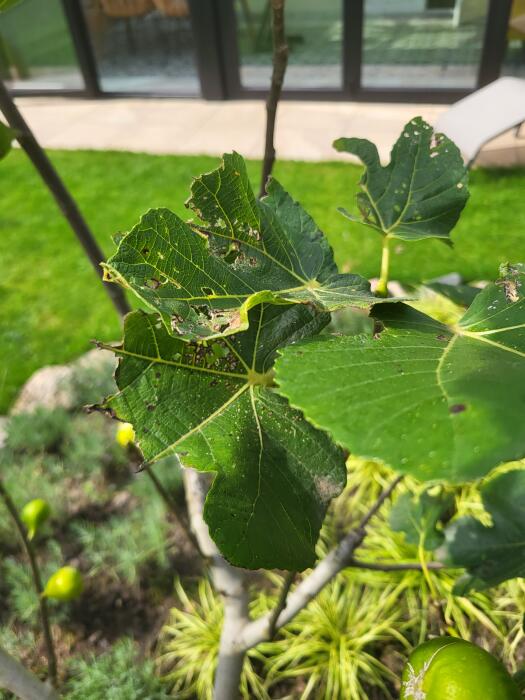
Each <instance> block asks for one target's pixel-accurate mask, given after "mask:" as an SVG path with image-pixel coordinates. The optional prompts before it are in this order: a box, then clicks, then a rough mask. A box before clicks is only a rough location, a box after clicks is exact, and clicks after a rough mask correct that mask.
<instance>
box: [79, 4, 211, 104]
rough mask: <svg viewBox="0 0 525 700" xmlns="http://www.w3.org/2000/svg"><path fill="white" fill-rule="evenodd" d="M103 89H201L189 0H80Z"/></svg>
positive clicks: (161, 91) (170, 91) (179, 92)
mask: <svg viewBox="0 0 525 700" xmlns="http://www.w3.org/2000/svg"><path fill="white" fill-rule="evenodd" d="M82 6H83V9H84V17H85V21H86V25H87V28H88V32H89V36H90V40H91V45H92V48H93V53H94V55H95V60H96V63H97V70H98V77H99V83H100V88H101V89H102V90H103V91H105V92H130V93H140V92H144V93H153V94H168V95H198V94H200V82H199V77H198V72H197V66H196V61H195V50H194V48H195V47H194V35H193V26H192V20H191V11H190V6H189V3H188V0H82Z"/></svg>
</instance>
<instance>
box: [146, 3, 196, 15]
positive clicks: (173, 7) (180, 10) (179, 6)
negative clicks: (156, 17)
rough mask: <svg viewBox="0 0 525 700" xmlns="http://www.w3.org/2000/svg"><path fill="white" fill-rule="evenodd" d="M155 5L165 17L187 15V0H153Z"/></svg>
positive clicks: (188, 11) (188, 9)
mask: <svg viewBox="0 0 525 700" xmlns="http://www.w3.org/2000/svg"><path fill="white" fill-rule="evenodd" d="M153 3H154V4H155V7H156V8H157V10H158V11H159V12H161V13H162V14H163V15H165V16H166V17H180V18H184V17H189V16H190V6H189V5H188V0H153Z"/></svg>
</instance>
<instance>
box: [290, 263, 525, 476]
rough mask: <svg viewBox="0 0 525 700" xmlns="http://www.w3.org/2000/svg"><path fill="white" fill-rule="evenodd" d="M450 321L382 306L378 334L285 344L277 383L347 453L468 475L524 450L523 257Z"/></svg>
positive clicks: (417, 469) (425, 472)
mask: <svg viewBox="0 0 525 700" xmlns="http://www.w3.org/2000/svg"><path fill="white" fill-rule="evenodd" d="M502 275H503V276H502V279H500V280H499V281H497V282H496V283H493V284H489V285H488V286H487V287H485V289H483V290H482V291H481V292H480V293H479V294H477V296H476V297H475V299H474V301H473V303H472V304H471V306H470V307H469V309H468V310H467V311H466V313H465V314H464V315H463V317H462V318H461V319H460V320H459V322H458V323H457V324H456V325H454V326H448V325H445V324H442V323H439V322H438V321H435V320H434V319H432V318H430V317H429V316H426V315H425V314H422V313H420V312H418V311H415V310H414V309H412V308H410V307H408V306H406V305H404V304H401V303H399V304H387V305H380V306H377V307H374V308H373V310H372V315H373V316H374V318H375V319H376V323H378V324H380V327H379V328H377V329H376V330H377V331H380V332H376V333H375V334H374V335H371V334H368V335H363V334H362V335H359V336H322V337H319V338H316V339H312V340H308V341H305V342H301V343H298V344H295V345H293V346H290V347H287V348H285V349H284V350H283V351H282V353H281V354H282V357H281V358H280V359H279V360H278V362H277V364H276V380H277V383H278V387H279V389H278V390H279V392H280V393H281V394H282V395H283V396H286V397H287V398H288V399H289V400H290V402H291V404H292V405H293V406H296V407H298V408H300V409H301V410H303V411H304V412H305V415H306V417H307V418H308V419H309V420H311V421H312V423H313V424H314V425H316V426H318V427H321V428H322V429H325V430H328V431H329V432H330V433H331V434H332V436H333V437H334V439H335V440H336V441H337V442H338V443H339V444H341V445H343V446H344V447H346V448H347V449H349V450H350V451H351V452H353V453H355V454H357V455H359V456H362V457H366V458H369V459H377V460H381V461H383V462H386V463H387V464H389V465H391V466H392V467H393V468H395V469H397V470H399V471H401V472H407V473H410V474H413V475H415V476H416V477H418V478H420V479H448V480H451V481H464V480H467V479H475V478H478V477H480V476H483V475H484V474H487V473H488V472H489V471H490V469H492V468H493V467H494V466H496V465H498V464H500V463H501V462H506V461H512V460H515V459H520V458H522V457H523V456H524V455H525V431H524V430H523V425H522V416H523V413H524V411H525V391H524V389H523V377H524V373H525V297H524V295H523V284H524V280H525V266H524V265H521V264H520V265H515V266H510V265H507V266H504V268H503V269H502Z"/></svg>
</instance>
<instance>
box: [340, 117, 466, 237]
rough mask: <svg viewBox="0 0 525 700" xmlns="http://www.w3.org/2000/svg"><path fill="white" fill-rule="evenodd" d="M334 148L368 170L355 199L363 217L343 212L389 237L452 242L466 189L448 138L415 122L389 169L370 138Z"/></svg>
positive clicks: (407, 129) (394, 151) (456, 152)
mask: <svg viewBox="0 0 525 700" xmlns="http://www.w3.org/2000/svg"><path fill="white" fill-rule="evenodd" d="M334 148H335V149H336V150H337V151H342V152H345V153H351V154H353V155H355V156H357V157H358V158H360V159H361V160H362V162H363V163H364V165H365V172H364V174H363V177H362V178H361V182H360V185H361V190H362V191H361V192H360V193H359V194H358V195H357V204H358V207H359V211H360V217H355V216H353V215H352V214H350V213H349V212H347V211H346V210H345V209H340V211H341V213H343V214H344V215H345V216H347V217H348V218H349V219H351V220H352V221H356V222H359V223H363V224H366V225H368V226H371V227H372V228H374V229H376V230H377V231H378V232H379V233H382V234H383V235H386V236H389V237H390V238H401V239H403V240H406V241H417V240H421V239H424V238H441V239H443V240H444V241H445V242H447V243H449V242H450V232H451V230H452V229H453V228H454V226H455V225H456V223H457V221H458V219H459V216H460V214H461V211H462V209H463V207H464V206H465V204H466V202H467V199H468V189H467V169H466V167H465V165H464V164H463V159H462V157H461V153H460V151H459V149H458V147H457V146H456V145H455V144H454V143H453V142H452V141H451V140H450V139H449V138H447V137H446V136H445V135H444V134H437V133H434V132H433V130H432V127H431V126H430V125H429V124H427V123H426V122H425V121H423V119H421V117H416V118H414V119H412V120H411V121H410V122H408V124H407V125H406V126H405V128H404V129H403V132H402V133H401V136H400V137H399V138H398V140H397V141H396V143H395V144H394V147H393V148H392V153H391V157H390V163H389V164H388V165H387V166H385V167H383V166H382V165H381V163H380V161H379V154H378V152H377V148H376V146H375V145H374V144H373V143H371V142H370V141H368V140H366V139H357V138H340V139H337V140H336V141H334Z"/></svg>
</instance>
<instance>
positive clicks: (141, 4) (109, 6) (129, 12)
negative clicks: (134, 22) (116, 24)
mask: <svg viewBox="0 0 525 700" xmlns="http://www.w3.org/2000/svg"><path fill="white" fill-rule="evenodd" d="M100 6H101V7H102V10H103V11H104V14H106V15H107V16H108V17H112V18H113V19H130V18H131V17H142V16H144V15H147V14H148V12H151V10H153V9H154V5H153V2H152V0H100Z"/></svg>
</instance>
